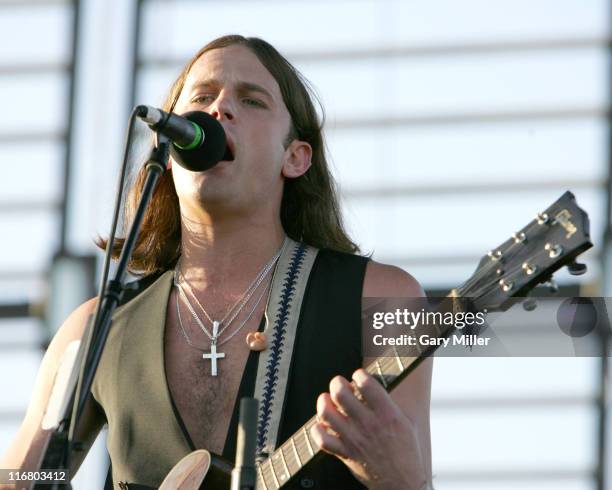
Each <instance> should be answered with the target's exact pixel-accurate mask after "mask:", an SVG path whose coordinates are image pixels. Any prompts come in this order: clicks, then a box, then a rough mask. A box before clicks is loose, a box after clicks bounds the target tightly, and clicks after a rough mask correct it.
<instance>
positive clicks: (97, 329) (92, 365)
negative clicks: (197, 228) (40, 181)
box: [34, 134, 170, 489]
mask: <svg viewBox="0 0 612 490" xmlns="http://www.w3.org/2000/svg"><path fill="white" fill-rule="evenodd" d="M169 151H170V140H169V139H168V138H167V137H165V136H163V135H161V134H158V138H157V145H156V146H155V147H154V148H153V150H152V151H151V155H150V157H149V159H148V161H147V163H146V164H145V168H146V171H147V175H146V179H145V183H144V186H143V190H142V195H141V197H140V202H139V204H138V208H137V210H136V213H135V215H134V219H133V221H132V224H131V227H130V231H129V232H128V235H127V237H126V239H125V242H124V244H123V248H122V250H121V255H120V257H119V262H118V265H117V269H116V271H115V277H114V278H113V279H111V280H109V281H108V282H107V284H106V287H105V289H104V293H103V294H102V297H101V298H99V303H100V307H99V308H98V309H97V311H96V315H95V317H94V319H93V322H92V325H91V327H90V328H89V329H88V330H87V331H88V332H89V333H88V336H87V337H88V338H87V347H86V351H85V352H86V354H85V355H84V356H83V359H84V360H83V362H82V363H81V366H80V376H79V379H78V382H77V385H76V391H74V392H73V395H72V396H73V403H72V408H70V404H69V405H68V408H67V410H68V413H66V414H65V417H64V418H63V421H64V422H62V423H60V425H59V427H58V428H57V429H56V431H55V433H54V434H53V438H52V441H51V443H50V444H49V450H48V451H47V454H46V455H45V461H46V462H52V463H51V464H52V465H53V466H48V467H49V468H53V469H54V471H61V470H65V471H66V473H68V471H69V469H70V456H71V454H72V451H81V450H83V444H82V443H80V442H79V441H77V440H75V437H76V434H77V429H78V428H79V423H80V421H81V417H82V415H83V411H84V408H85V404H86V402H87V399H88V397H89V392H90V390H91V386H92V384H93V380H94V376H95V374H96V370H97V368H98V364H99V363H100V358H101V357H102V352H103V349H104V345H105V343H106V339H107V337H108V333H109V331H110V328H111V325H112V315H113V312H114V311H115V308H116V307H117V305H118V304H119V301H120V300H121V297H122V295H123V291H124V286H125V285H124V283H123V279H124V276H125V273H126V271H127V266H128V263H129V261H130V259H131V256H132V252H133V251H134V247H135V245H136V240H137V238H138V234H139V232H140V228H141V225H142V220H143V218H144V214H145V211H146V209H147V206H148V204H149V201H150V200H151V197H152V195H153V191H154V190H155V186H156V184H157V181H158V180H159V178H160V177H161V176H162V175H163V173H164V172H165V171H166V165H167V162H168V157H169ZM106 253H107V254H110V253H111V250H110V248H109V249H108V250H107V252H106ZM70 412H71V413H70ZM68 419H70V425H69V426H67V424H66V423H65V422H66V421H67V420H68ZM66 432H67V433H66ZM49 453H50V454H49ZM43 464H44V462H43ZM38 488H45V489H47V488H52V489H59V488H72V487H71V485H70V483H36V484H35V485H34V489H38Z"/></svg>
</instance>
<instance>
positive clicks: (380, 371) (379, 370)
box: [375, 359, 387, 388]
mask: <svg viewBox="0 0 612 490" xmlns="http://www.w3.org/2000/svg"><path fill="white" fill-rule="evenodd" d="M375 364H376V368H377V369H378V374H379V376H380V382H381V383H382V384H383V386H384V387H385V388H386V387H387V380H386V379H385V375H384V374H383V370H382V367H381V366H380V362H379V360H378V359H376V361H375Z"/></svg>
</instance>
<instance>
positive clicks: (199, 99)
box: [191, 94, 214, 104]
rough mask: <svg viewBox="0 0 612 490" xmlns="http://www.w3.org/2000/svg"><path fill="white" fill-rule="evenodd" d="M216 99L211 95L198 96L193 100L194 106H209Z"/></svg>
mask: <svg viewBox="0 0 612 490" xmlns="http://www.w3.org/2000/svg"><path fill="white" fill-rule="evenodd" d="M213 98H214V97H213V96H212V95H210V94H202V95H196V96H195V97H193V98H192V99H191V103H192V104H208V103H210V101H211V100H212V99H213Z"/></svg>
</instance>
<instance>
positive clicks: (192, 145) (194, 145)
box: [174, 121, 204, 150]
mask: <svg viewBox="0 0 612 490" xmlns="http://www.w3.org/2000/svg"><path fill="white" fill-rule="evenodd" d="M189 122H190V123H191V124H193V127H194V128H195V130H196V137H195V138H194V139H193V141H192V142H191V143H189V144H188V145H187V146H181V145H177V144H176V143H174V146H176V147H177V148H179V149H181V150H193V149H194V148H197V147H198V146H200V145H201V144H202V140H204V133H203V131H202V128H201V127H200V126H198V125H197V124H196V123H194V122H193V121H189Z"/></svg>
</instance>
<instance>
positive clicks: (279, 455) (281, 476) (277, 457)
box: [272, 446, 291, 486]
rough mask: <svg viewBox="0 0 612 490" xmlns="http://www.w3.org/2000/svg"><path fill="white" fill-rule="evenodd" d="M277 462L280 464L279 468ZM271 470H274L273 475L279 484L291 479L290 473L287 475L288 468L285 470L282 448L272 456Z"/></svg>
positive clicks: (285, 463)
mask: <svg viewBox="0 0 612 490" xmlns="http://www.w3.org/2000/svg"><path fill="white" fill-rule="evenodd" d="M279 462H280V463H281V467H280V468H279ZM275 463H276V465H275ZM272 469H273V470H274V474H275V475H276V476H277V478H278V481H279V482H281V483H285V481H286V480H288V479H289V478H290V477H291V473H289V468H287V462H286V461H285V456H284V455H283V448H282V446H281V447H280V448H279V449H278V450H276V451H274V454H272ZM279 486H280V485H279Z"/></svg>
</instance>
